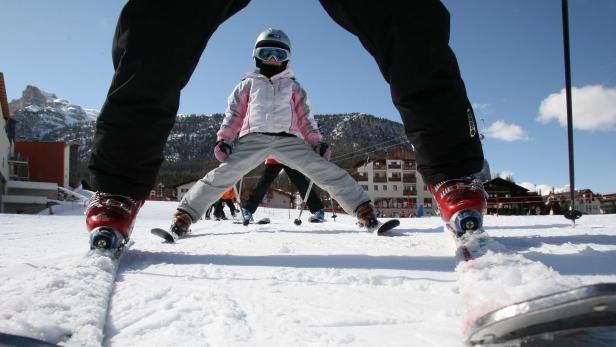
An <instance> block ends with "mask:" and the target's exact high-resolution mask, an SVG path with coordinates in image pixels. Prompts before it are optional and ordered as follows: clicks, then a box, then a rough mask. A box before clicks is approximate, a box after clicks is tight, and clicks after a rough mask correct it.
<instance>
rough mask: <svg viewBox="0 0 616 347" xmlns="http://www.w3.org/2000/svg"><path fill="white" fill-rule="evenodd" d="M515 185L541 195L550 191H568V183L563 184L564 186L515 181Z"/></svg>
mask: <svg viewBox="0 0 616 347" xmlns="http://www.w3.org/2000/svg"><path fill="white" fill-rule="evenodd" d="M517 185H519V186H521V187H524V188H526V189H528V190H529V191H531V192H537V193H541V195H542V196H545V195H548V194H550V193H551V192H552V191H554V193H564V192H568V191H569V185H568V184H567V185H565V186H564V187H554V186H550V185H547V184H534V183H531V182H522V183H517Z"/></svg>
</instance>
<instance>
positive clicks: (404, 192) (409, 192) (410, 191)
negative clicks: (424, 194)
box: [402, 190, 417, 196]
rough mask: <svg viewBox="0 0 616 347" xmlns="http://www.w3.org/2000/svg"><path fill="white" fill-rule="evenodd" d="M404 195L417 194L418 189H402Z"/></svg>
mask: <svg viewBox="0 0 616 347" xmlns="http://www.w3.org/2000/svg"><path fill="white" fill-rule="evenodd" d="M402 195H404V196H413V195H417V191H416V190H404V191H402Z"/></svg>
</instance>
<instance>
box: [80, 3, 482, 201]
mask: <svg viewBox="0 0 616 347" xmlns="http://www.w3.org/2000/svg"><path fill="white" fill-rule="evenodd" d="M320 1H321V4H322V5H323V7H324V9H325V10H326V12H327V13H328V14H329V15H330V16H331V17H332V18H333V19H334V20H335V21H336V22H337V23H338V24H340V25H341V26H342V27H344V28H345V29H347V30H348V31H350V32H351V33H353V34H354V35H356V36H357V37H358V38H359V40H360V42H361V43H362V45H363V46H364V47H365V48H366V50H367V51H368V52H369V53H370V54H371V55H372V56H373V57H374V59H375V60H376V63H377V64H378V66H379V69H380V71H381V73H382V74H383V77H384V78H385V80H386V81H387V82H388V83H389V85H390V89H391V95H392V100H393V103H394V105H395V106H396V108H397V109H398V111H399V112H400V116H401V119H402V122H403V123H404V127H405V130H406V133H407V136H408V138H409V140H410V141H411V143H412V144H413V146H414V148H415V152H416V159H417V168H418V171H419V172H420V173H421V175H422V176H423V179H424V181H425V182H426V183H428V184H431V183H436V182H438V181H441V180H443V179H447V178H456V177H461V176H467V175H470V174H473V173H476V172H478V171H480V170H481V168H482V166H483V151H482V148H481V143H480V140H479V134H478V131H477V124H476V121H475V116H474V114H473V110H472V107H471V105H470V103H469V101H468V98H467V95H466V89H465V86H464V82H463V81H462V78H461V77H460V71H459V68H458V64H457V60H456V57H455V55H454V54H453V52H452V51H451V49H450V47H449V12H448V11H447V9H446V8H445V7H444V6H443V5H442V4H441V2H440V1H438V0H422V1H393V0H389V1H388V0H386V1H385V2H383V1H380V2H375V1H357V0H320ZM248 2H249V0H235V1H232V0H208V1H177V2H174V3H173V4H170V3H168V2H163V1H152V0H130V1H129V2H128V3H127V4H126V5H125V7H124V9H123V10H122V13H121V15H120V19H119V22H118V25H117V29H116V34H115V38H114V41H113V62H114V67H115V70H116V71H115V74H114V76H113V80H112V82H111V87H110V89H109V93H108V95H107V99H106V101H105V104H104V105H103V108H102V109H101V113H100V115H99V117H98V121H97V126H96V132H95V135H94V141H93V149H92V155H91V158H90V163H89V168H90V170H91V172H92V182H93V185H94V188H95V189H96V190H99V191H103V192H107V193H114V194H122V195H127V196H130V197H133V198H136V199H143V198H145V197H146V196H147V195H148V193H149V190H150V188H151V187H152V186H153V185H154V183H155V180H156V176H157V173H158V169H159V167H160V165H161V163H162V161H163V148H164V145H165V143H166V140H167V137H168V135H169V132H170V131H171V128H172V127H173V124H174V122H175V116H176V112H177V109H178V105H179V99H180V91H181V90H182V88H183V87H184V86H185V85H186V83H187V82H188V80H189V78H190V76H191V74H192V72H193V71H194V68H195V66H196V64H197V62H198V61H199V58H200V56H201V53H202V52H203V50H204V48H205V45H206V44H207V41H208V39H209V38H210V36H211V35H212V33H213V32H214V31H215V30H216V28H217V27H218V26H219V25H220V24H221V23H222V22H224V21H225V20H226V19H227V18H229V17H231V16H232V15H233V14H235V13H236V12H237V11H239V10H241V9H242V8H244V7H245V6H246V5H247V4H248ZM255 35H256V33H255ZM298 44H301V43H298Z"/></svg>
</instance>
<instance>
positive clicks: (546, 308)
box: [466, 283, 616, 346]
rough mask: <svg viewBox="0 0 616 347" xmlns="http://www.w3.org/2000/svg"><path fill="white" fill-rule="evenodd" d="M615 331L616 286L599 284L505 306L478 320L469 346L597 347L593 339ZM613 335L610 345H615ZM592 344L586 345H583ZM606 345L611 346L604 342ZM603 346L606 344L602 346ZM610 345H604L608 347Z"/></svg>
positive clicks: (471, 333) (471, 334) (470, 337)
mask: <svg viewBox="0 0 616 347" xmlns="http://www.w3.org/2000/svg"><path fill="white" fill-rule="evenodd" d="M614 329H616V283H599V284H593V285H588V286H582V287H578V288H574V289H569V290H566V291H561V292H557V293H553V294H549V295H544V296H540V297H537V298H533V299H530V300H526V301H521V302H517V303H515V304H512V305H509V306H505V307H503V308H500V309H498V310H495V311H492V312H490V313H488V314H486V315H484V316H482V317H481V318H479V319H478V320H477V321H476V322H475V323H474V324H473V325H472V326H471V327H470V329H469V333H468V339H467V341H466V344H467V345H469V346H476V345H481V346H490V345H496V344H500V345H502V344H504V343H508V342H517V343H518V345H520V346H524V345H529V346H535V345H538V346H543V345H547V343H554V342H555V341H558V342H556V344H550V346H557V345H562V346H565V345H566V346H583V345H588V346H591V345H592V346H595V345H599V344H598V343H597V340H593V339H592V338H591V337H590V336H592V335H593V334H595V333H601V332H604V331H612V332H613V331H614ZM614 338H616V336H614V335H612V340H611V343H612V344H611V345H613V343H616V341H615V340H614ZM585 341H586V342H588V343H590V342H592V341H594V342H595V343H591V344H584V342H585ZM604 343H610V342H607V341H604ZM601 345H604V344H601ZM608 345H609V344H605V346H608Z"/></svg>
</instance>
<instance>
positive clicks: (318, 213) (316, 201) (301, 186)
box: [242, 158, 325, 223]
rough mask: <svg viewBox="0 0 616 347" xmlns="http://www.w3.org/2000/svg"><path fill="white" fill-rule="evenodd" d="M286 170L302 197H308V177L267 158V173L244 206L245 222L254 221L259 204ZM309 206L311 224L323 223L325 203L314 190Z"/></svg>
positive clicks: (264, 173)
mask: <svg viewBox="0 0 616 347" xmlns="http://www.w3.org/2000/svg"><path fill="white" fill-rule="evenodd" d="M282 170H284V171H285V172H286V173H287V176H289V179H290V180H291V182H293V184H294V185H295V187H296V188H297V190H299V193H300V194H301V196H302V197H304V196H305V195H306V190H308V185H309V183H308V180H307V179H306V177H305V176H304V175H303V174H302V173H301V172H299V171H297V170H293V169H291V168H290V167H288V166H286V165H283V164H280V163H279V162H278V161H276V159H274V158H267V159H266V160H265V171H263V174H262V176H261V178H260V179H259V181H258V182H257V185H256V186H255V187H254V188H253V189H252V191H251V192H250V196H249V197H248V201H247V202H246V203H245V204H242V207H243V209H244V211H243V217H244V221H250V220H251V219H252V215H253V214H254V213H255V211H256V210H257V208H258V207H259V203H260V202H261V201H262V200H263V196H264V195H265V193H267V190H268V189H269V187H270V185H271V184H272V182H274V179H276V177H278V174H279V173H280V171H282ZM306 204H307V205H308V209H309V210H310V213H312V216H310V221H311V222H317V223H320V222H323V221H324V220H325V213H324V212H323V202H322V201H321V199H320V198H319V196H318V195H317V193H316V192H315V191H314V189H313V190H311V191H310V195H308V201H307V202H306Z"/></svg>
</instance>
